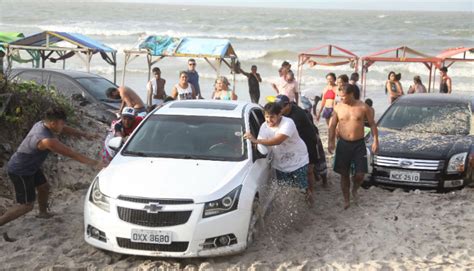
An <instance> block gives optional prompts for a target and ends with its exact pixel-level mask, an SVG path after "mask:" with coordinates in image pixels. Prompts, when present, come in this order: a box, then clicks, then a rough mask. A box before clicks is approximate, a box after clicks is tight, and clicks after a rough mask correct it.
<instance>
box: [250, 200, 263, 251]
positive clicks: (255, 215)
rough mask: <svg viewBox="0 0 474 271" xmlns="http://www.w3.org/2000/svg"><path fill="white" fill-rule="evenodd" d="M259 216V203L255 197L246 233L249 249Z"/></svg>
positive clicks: (255, 232)
mask: <svg viewBox="0 0 474 271" xmlns="http://www.w3.org/2000/svg"><path fill="white" fill-rule="evenodd" d="M261 214H262V212H261V208H260V201H259V200H258V198H257V197H255V198H254V199H253V202H252V212H251V214H250V221H249V228H248V231H247V248H249V247H250V246H251V245H252V244H253V243H254V242H255V238H256V236H257V233H258V223H259V221H260V219H261Z"/></svg>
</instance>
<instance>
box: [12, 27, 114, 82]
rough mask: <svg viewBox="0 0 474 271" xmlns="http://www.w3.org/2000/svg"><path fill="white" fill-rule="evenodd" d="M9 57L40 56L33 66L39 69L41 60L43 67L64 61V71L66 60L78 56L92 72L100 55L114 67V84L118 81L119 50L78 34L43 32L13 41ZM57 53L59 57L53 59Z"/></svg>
mask: <svg viewBox="0 0 474 271" xmlns="http://www.w3.org/2000/svg"><path fill="white" fill-rule="evenodd" d="M60 42H61V43H63V42H64V43H69V44H70V45H72V46H63V45H62V44H58V43H60ZM6 48H7V51H8V52H7V55H8V57H9V59H10V60H9V61H10V65H11V60H12V59H13V57H14V56H15V55H17V56H18V55H19V51H20V50H26V51H27V52H28V53H29V54H32V53H35V54H38V55H39V56H38V61H35V62H36V63H34V64H33V66H34V67H39V59H41V62H42V63H41V67H42V68H44V67H45V61H46V60H50V61H51V62H53V63H55V62H56V61H58V60H63V69H64V68H65V60H66V59H67V58H69V57H72V56H74V55H77V56H78V57H80V58H81V60H83V61H84V63H85V64H86V67H87V71H88V72H89V71H90V64H91V58H92V55H94V54H96V53H99V54H100V56H101V57H102V59H103V60H104V61H105V62H107V63H108V64H110V65H112V66H113V67H114V82H115V81H116V67H117V50H115V49H113V48H110V47H109V46H107V45H105V44H103V43H101V42H99V41H97V40H94V39H92V38H90V37H87V36H84V35H82V34H77V33H68V32H58V31H43V32H40V33H37V34H34V35H31V36H28V37H25V38H22V39H19V40H15V41H12V42H10V43H8V44H7V45H6ZM53 53H56V55H57V56H58V57H53V56H52V55H53Z"/></svg>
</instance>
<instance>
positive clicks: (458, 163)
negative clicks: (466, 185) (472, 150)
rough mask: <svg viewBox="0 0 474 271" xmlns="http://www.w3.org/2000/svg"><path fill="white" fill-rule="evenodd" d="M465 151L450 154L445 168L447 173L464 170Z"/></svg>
mask: <svg viewBox="0 0 474 271" xmlns="http://www.w3.org/2000/svg"><path fill="white" fill-rule="evenodd" d="M466 158H467V152H462V153H458V154H455V155H453V156H451V159H449V163H448V168H447V169H446V171H447V173H448V174H457V173H463V172H464V165H465V164H466Z"/></svg>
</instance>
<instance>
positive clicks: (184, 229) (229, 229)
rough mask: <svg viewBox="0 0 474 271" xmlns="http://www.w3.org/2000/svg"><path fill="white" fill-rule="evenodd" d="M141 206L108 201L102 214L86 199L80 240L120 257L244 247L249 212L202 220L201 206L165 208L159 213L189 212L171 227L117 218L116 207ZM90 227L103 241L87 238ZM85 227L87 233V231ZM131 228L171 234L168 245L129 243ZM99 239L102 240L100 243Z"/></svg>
mask: <svg viewBox="0 0 474 271" xmlns="http://www.w3.org/2000/svg"><path fill="white" fill-rule="evenodd" d="M144 205H145V204H143V203H134V202H127V201H121V200H116V199H111V200H110V212H105V211H103V210H102V209H100V208H98V207H97V206H96V205H94V204H92V203H91V202H89V200H87V199H86V202H85V206H84V225H85V227H84V228H85V229H84V238H85V241H86V242H87V243H89V244H91V245H92V246H95V247H98V248H101V249H104V250H109V251H114V252H118V253H123V254H131V255H143V256H159V257H178V258H187V257H207V256H222V255H228V254H235V253H238V252H240V251H243V250H244V249H245V248H246V246H247V231H248V225H249V219H250V212H251V210H250V209H248V208H247V209H246V208H241V204H240V203H239V208H238V209H237V210H234V211H232V212H229V213H225V214H222V215H217V216H213V217H208V218H202V213H203V208H204V204H202V203H201V204H196V203H193V204H184V205H166V206H165V208H164V210H163V211H165V210H166V211H177V212H179V211H191V214H190V216H189V218H188V219H187V222H185V223H183V224H180V225H175V226H159V227H148V226H141V225H136V224H132V223H130V222H126V221H124V220H122V219H121V218H120V217H119V211H118V207H121V208H130V209H136V210H143V209H144ZM91 226H92V227H93V228H95V229H97V230H99V231H101V232H103V233H104V235H105V236H103V238H97V236H96V237H93V236H92V235H91ZM88 228H89V231H88ZM132 229H134V230H157V231H168V232H171V233H172V243H171V244H169V245H165V244H159V245H158V244H148V243H136V242H132V241H131V240H130V238H131V232H132ZM223 235H233V236H234V237H235V240H233V242H232V243H231V244H230V245H227V246H220V247H217V248H208V246H207V247H206V248H205V247H203V244H204V243H205V240H206V239H208V238H213V237H218V236H223ZM100 239H102V240H100Z"/></svg>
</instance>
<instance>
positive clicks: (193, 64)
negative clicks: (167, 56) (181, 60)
mask: <svg viewBox="0 0 474 271" xmlns="http://www.w3.org/2000/svg"><path fill="white" fill-rule="evenodd" d="M188 65H189V66H196V63H188Z"/></svg>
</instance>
